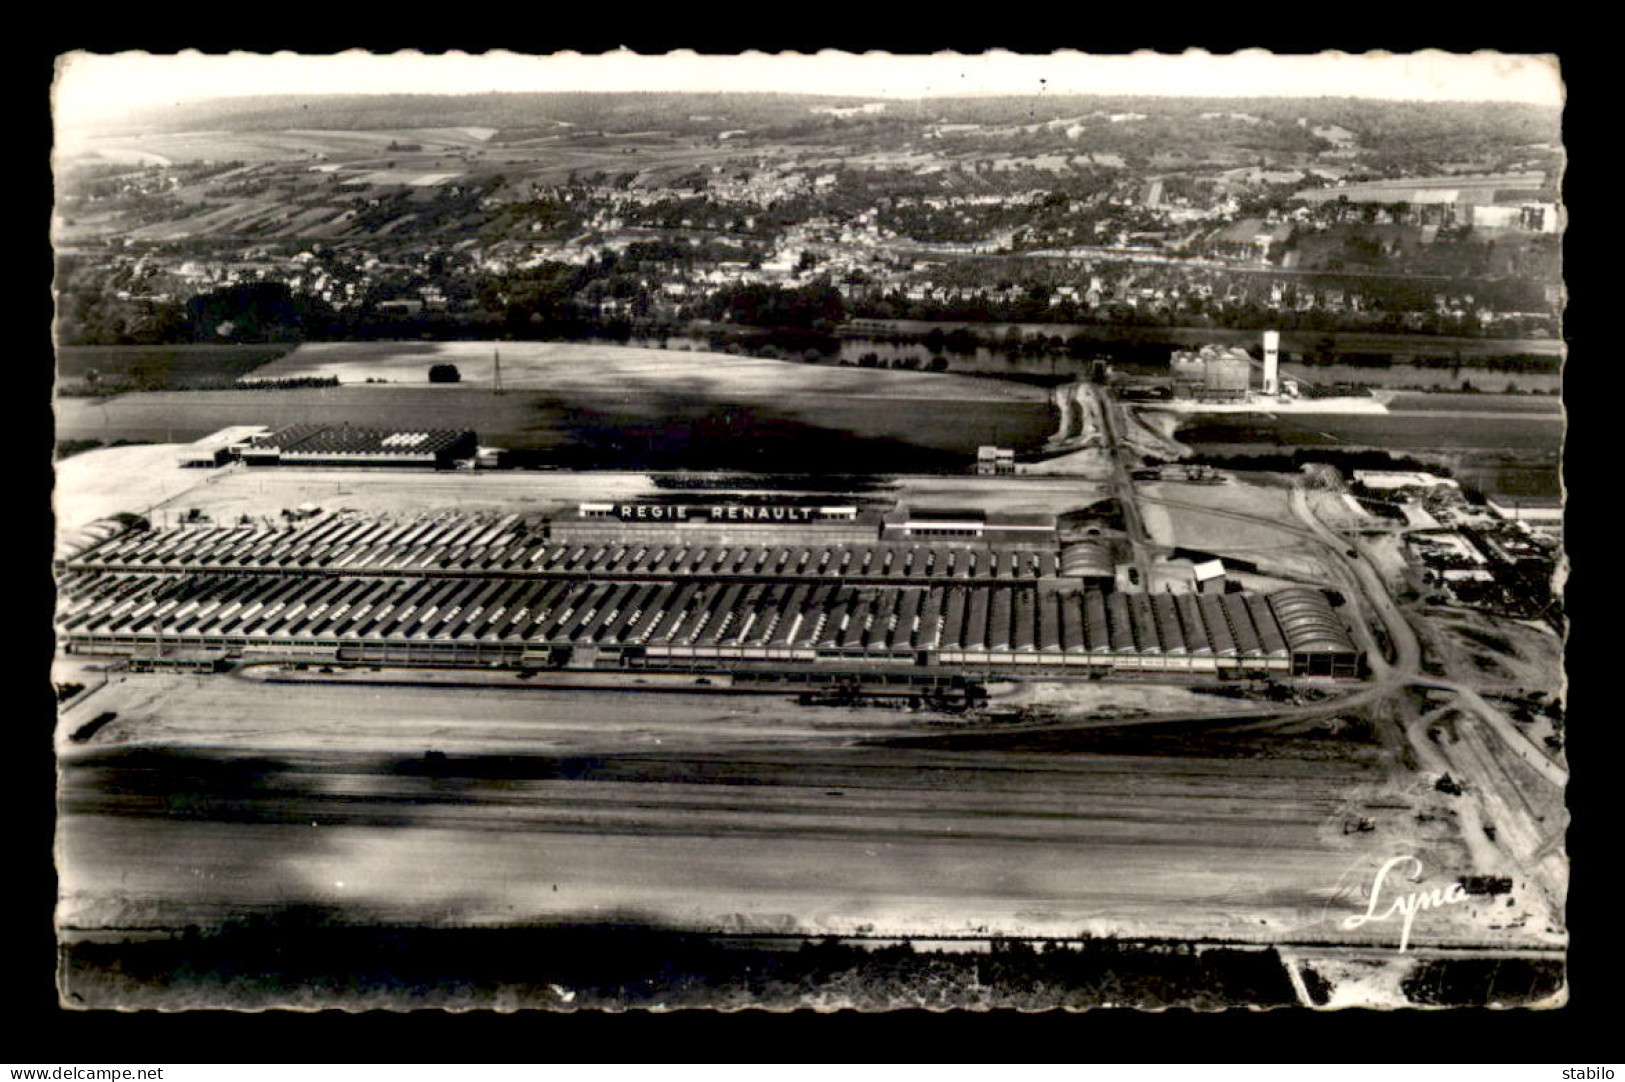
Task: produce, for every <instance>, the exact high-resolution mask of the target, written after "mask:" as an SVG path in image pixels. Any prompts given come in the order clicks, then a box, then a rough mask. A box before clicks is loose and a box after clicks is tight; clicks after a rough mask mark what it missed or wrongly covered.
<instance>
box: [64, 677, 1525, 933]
mask: <svg viewBox="0 0 1625 1082" xmlns="http://www.w3.org/2000/svg"><path fill="white" fill-rule="evenodd" d="M114 679H115V683H113V684H111V685H110V686H108V687H106V688H103V689H100V690H97V691H95V692H93V693H91V694H90V695H88V696H86V697H85V698H84V699H83V700H82V701H81V702H80V703H78V704H77V705H76V706H75V707H74V708H73V709H72V710H71V711H70V714H69V716H68V717H67V718H65V720H64V729H67V728H68V727H69V726H70V725H73V724H76V723H77V722H79V721H81V720H85V719H88V718H89V717H90V716H92V715H94V714H97V713H100V712H106V711H112V712H114V713H116V714H117V715H118V719H117V720H116V721H115V722H113V724H112V725H109V726H107V727H106V728H104V729H103V730H102V732H101V733H100V734H98V737H97V738H96V739H94V740H92V741H91V742H90V743H88V744H85V745H82V746H80V747H78V748H77V749H75V750H74V751H72V752H71V753H70V754H69V755H67V756H66V758H65V760H64V763H65V768H66V771H67V773H66V775H65V778H64V784H63V790H62V806H61V810H62V818H61V823H60V828H59V831H60V832H59V844H60V847H61V848H60V852H61V854H62V858H63V867H64V869H65V874H64V884H63V897H62V902H61V905H60V908H59V919H60V920H61V922H62V924H63V925H64V926H65V927H69V928H97V927H105V928H122V929H130V928H143V927H146V928H166V927H177V926H180V925H184V924H194V923H195V924H200V925H205V926H207V925H212V924H214V923H216V922H218V921H221V920H226V919H230V918H233V917H237V916H241V915H244V914H246V913H249V912H253V911H256V910H262V909H264V908H265V907H276V906H288V905H300V904H317V905H342V906H343V907H344V908H345V909H346V911H347V912H350V913H352V914H353V916H354V918H355V919H361V920H368V919H371V920H384V921H410V922H417V923H432V924H436V925H442V926H445V925H471V924H473V925H477V924H508V923H516V922H527V921H530V922H535V921H540V922H544V923H550V922H562V921H581V920H595V919H596V920H604V919H612V918H613V919H625V920H633V921H635V922H639V923H646V924H650V925H653V926H657V927H671V928H679V929H692V930H707V931H732V932H740V933H788V934H798V933H800V934H847V935H932V934H940V935H1056V936H1078V935H1083V934H1095V935H1103V934H1123V935H1143V936H1173V937H1188V938H1206V937H1220V938H1230V939H1236V940H1244V941H1258V942H1272V941H1313V942H1323V941H1330V942H1349V943H1367V944H1384V945H1386V944H1389V943H1391V942H1392V941H1393V939H1394V936H1395V933H1396V929H1393V928H1387V927H1384V926H1382V925H1375V926H1368V927H1366V928H1361V929H1357V930H1347V929H1343V928H1342V927H1341V921H1342V920H1343V918H1345V917H1347V916H1349V915H1351V914H1356V913H1358V912H1360V911H1361V909H1362V905H1361V902H1362V891H1363V890H1365V889H1367V888H1368V887H1369V882H1370V878H1371V874H1372V873H1373V872H1374V870H1375V868H1376V867H1377V866H1378V865H1380V863H1381V862H1382V861H1383V860H1384V859H1386V858H1387V856H1388V855H1389V854H1390V853H1392V852H1395V851H1401V852H1415V853H1417V854H1418V855H1419V856H1421V857H1423V859H1424V860H1425V862H1426V864H1427V866H1428V868H1429V871H1430V874H1432V875H1434V876H1439V877H1451V876H1454V875H1457V874H1463V873H1465V872H1467V871H1469V870H1470V868H1469V865H1468V861H1467V857H1466V854H1465V853H1464V852H1463V851H1462V850H1461V848H1460V843H1459V841H1458V840H1457V839H1456V837H1455V828H1454V826H1453V823H1452V821H1451V813H1450V811H1449V809H1448V808H1446V807H1444V806H1443V801H1444V798H1443V797H1441V796H1440V795H1439V794H1437V793H1434V792H1433V791H1432V790H1431V789H1430V788H1429V787H1427V786H1426V785H1425V784H1422V783H1420V782H1417V781H1413V780H1409V779H1408V778H1407V776H1405V775H1403V774H1396V773H1395V772H1394V771H1393V770H1392V764H1391V763H1390V762H1389V760H1388V758H1387V754H1386V752H1384V750H1383V749H1382V746H1381V745H1380V744H1374V743H1369V742H1367V741H1365V740H1363V739H1360V738H1358V736H1357V735H1356V736H1354V737H1352V738H1351V737H1350V735H1349V732H1350V731H1352V732H1354V733H1355V734H1357V733H1358V732H1359V731H1360V727H1359V726H1358V725H1355V726H1354V727H1353V729H1352V730H1349V729H1348V727H1346V726H1341V727H1340V726H1333V727H1330V728H1324V727H1323V728H1321V729H1315V728H1314V727H1311V729H1310V730H1309V731H1308V733H1307V735H1306V736H1300V737H1299V738H1298V739H1299V740H1308V741H1309V742H1310V743H1312V744H1314V745H1315V746H1316V747H1318V748H1319V754H1318V755H1314V756H1310V755H1303V754H1293V755H1279V754H1273V753H1272V754H1260V753H1261V752H1263V751H1264V750H1265V749H1266V748H1267V747H1268V746H1269V744H1270V743H1271V742H1272V741H1273V740H1274V735H1273V734H1268V733H1259V732H1248V731H1246V730H1247V727H1246V726H1245V725H1242V726H1241V728H1239V729H1237V730H1236V731H1234V732H1232V733H1220V734H1217V737H1216V738H1217V739H1219V740H1222V741H1223V742H1224V743H1226V744H1227V745H1229V746H1230V748H1231V749H1232V754H1230V755H1229V756H1227V757H1215V756H1213V755H1212V754H1211V749H1209V748H1203V749H1202V750H1201V752H1200V753H1195V752H1193V751H1191V750H1189V749H1190V747H1191V744H1190V741H1189V739H1188V737H1189V734H1188V733H1183V734H1175V735H1173V736H1159V735H1158V734H1156V733H1155V732H1153V731H1152V730H1145V731H1144V733H1143V734H1142V735H1139V736H1136V735H1134V734H1133V733H1131V732H1124V731H1122V730H1119V731H1117V733H1116V735H1115V737H1112V738H1110V739H1108V740H1106V741H1105V743H1103V745H1102V748H1103V749H1108V750H1103V751H1101V752H1094V751H1091V750H1090V748H1089V747H1088V745H1087V743H1081V744H1080V743H1078V742H1077V741H1078V740H1084V741H1087V740H1088V739H1091V737H1088V736H1080V737H1077V738H1076V739H1075V740H1074V742H1073V746H1071V747H1068V748H1065V749H1057V750H1052V751H1045V752H1033V751H1018V750H981V751H953V750H941V749H936V748H932V747H931V746H930V738H931V736H932V734H935V733H941V732H944V731H946V730H945V726H947V727H948V728H954V727H956V725H957V726H959V727H962V726H963V725H964V723H963V722H958V723H955V722H952V721H948V720H945V719H934V718H932V717H930V716H926V715H907V714H896V713H894V712H890V711H873V710H871V711H867V712H847V711H826V710H824V709H822V708H803V707H797V706H795V705H794V704H793V703H791V702H790V701H789V700H787V699H784V698H776V697H766V696H764V697H759V698H758V697H750V698H745V699H740V698H735V697H731V696H729V697H710V698H707V697H704V696H691V695H656V694H651V695H647V696H639V695H620V696H613V697H606V696H595V695H591V694H582V693H574V692H549V691H534V690H516V691H511V692H504V691H497V690H468V689H450V688H379V687H344V686H338V687H311V686H304V685H286V686H281V687H279V688H278V692H279V693H278V694H277V695H276V696H269V697H268V696H265V695H263V694H260V693H259V692H260V691H261V689H260V688H259V687H258V686H257V685H253V684H249V683H247V682H245V681H242V680H240V679H238V678H235V677H229V676H228V677H222V678H214V679H202V680H199V679H196V678H189V677H141V676H136V675H129V676H126V677H124V678H123V679H122V682H119V678H118V677H115V678H114ZM1163 705H1164V706H1167V705H1171V704H1168V703H1165V704H1163ZM865 713H866V714H868V715H871V716H869V717H865V716H863V715H864V714H865ZM81 715H83V717H81ZM873 715H879V717H878V719H877V718H876V717H875V716H873ZM476 718H477V719H478V720H472V719H476ZM1221 724H1222V723H1221ZM1255 728H1256V727H1255ZM911 733H918V734H919V735H920V736H921V737H924V738H926V743H925V744H922V745H918V746H911V744H910V742H909V740H908V739H901V740H899V738H906V737H908V736H909V735H910V734H911ZM1317 734H1318V735H1317ZM1105 736H1106V734H1103V736H1102V738H1103V739H1104V738H1105ZM875 739H884V740H885V746H880V745H877V744H875V743H873V740H875ZM1206 742H1207V741H1197V742H1196V743H1197V744H1202V743H1206ZM431 750H433V751H443V752H445V754H446V758H445V759H444V760H442V761H441V763H440V764H439V765H437V766H435V767H433V768H429V766H428V760H425V759H424V753H425V752H428V751H431ZM476 753H482V754H476ZM1495 919H1497V917H1496V914H1494V913H1493V912H1492V911H1491V910H1490V909H1489V908H1488V907H1478V908H1475V907H1472V906H1462V907H1456V908H1454V909H1452V910H1449V911H1440V912H1438V913H1436V914H1434V913H1430V914H1428V915H1427V917H1426V919H1425V920H1422V921H1418V927H1417V929H1416V933H1415V937H1414V938H1415V940H1416V941H1417V942H1418V943H1419V944H1439V943H1445V942H1449V943H1472V944H1476V943H1494V942H1504V941H1506V940H1507V938H1508V937H1509V935H1510V936H1511V938H1513V939H1520V938H1524V939H1527V938H1528V937H1530V936H1533V935H1534V934H1535V933H1534V932H1533V931H1518V932H1515V933H1509V932H1508V930H1506V929H1503V928H1498V927H1495V926H1493V922H1494V920H1495Z"/></svg>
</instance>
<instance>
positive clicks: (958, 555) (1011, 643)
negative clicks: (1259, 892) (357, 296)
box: [58, 499, 1362, 681]
mask: <svg viewBox="0 0 1625 1082" xmlns="http://www.w3.org/2000/svg"><path fill="white" fill-rule="evenodd" d="M583 506H584V507H586V508H587V510H583V509H582V508H577V509H576V511H575V512H573V513H566V514H564V515H562V516H560V521H559V522H558V523H554V522H550V521H548V520H545V519H537V518H532V517H529V516H521V515H515V514H508V515H500V516H499V515H494V514H469V513H456V512H439V513H434V514H423V515H415V516H403V517H376V516H365V515H358V514H348V513H323V514H318V515H316V516H313V517H310V518H308V519H303V520H300V521H296V522H284V523H269V522H266V521H263V520H262V521H260V522H258V523H253V524H244V525H239V526H221V525H213V524H208V523H204V524H196V523H187V524H182V525H178V526H175V527H173V528H170V529H159V530H151V529H139V528H136V529H130V530H125V531H123V532H119V533H116V534H111V535H108V534H107V532H106V531H92V532H87V533H86V534H85V535H84V536H85V542H84V543H85V545H86V547H84V548H80V549H79V550H78V551H74V552H71V553H68V554H65V555H64V556H63V558H62V559H61V560H60V561H59V565H58V566H59V589H60V604H59V616H58V633H59V636H60V638H61V640H62V642H63V645H64V646H65V648H66V649H68V650H69V651H73V652H81V653H93V654H115V655H116V654H123V655H130V656H132V657H140V658H145V659H147V660H148V661H149V662H151V661H157V662H164V661H165V660H166V659H169V660H171V661H172V662H173V663H174V664H176V665H180V666H183V667H184V666H197V665H207V664H213V663H215V662H219V663H222V664H223V663H225V662H226V661H228V660H230V659H243V660H253V659H258V660H300V661H316V660H320V661H324V662H325V661H331V662H339V663H343V662H367V663H384V662H387V663H394V664H432V665H440V666H482V667H488V666H498V667H501V666H514V667H522V668H530V667H535V668H569V669H638V668H667V669H687V670H690V671H717V670H725V671H730V672H735V673H738V674H740V675H744V676H748V675H750V674H751V673H753V672H754V673H755V674H756V675H764V674H767V673H777V674H782V675H793V674H794V672H796V671H812V670H818V669H829V668H836V669H857V670H860V671H863V672H866V673H881V672H890V673H896V674H898V675H899V676H900V677H901V678H902V679H904V680H910V679H921V680H926V681H929V680H932V679H938V678H940V677H941V675H942V674H944V673H949V672H953V671H961V672H963V671H965V670H967V669H970V670H975V671H984V670H985V671H992V670H1008V671H1023V672H1041V671H1045V670H1054V671H1062V672H1071V673H1076V674H1085V673H1087V674H1089V675H1105V674H1108V673H1144V672H1164V673H1166V672H1182V673H1207V674H1214V675H1219V676H1227V675H1228V676H1243V675H1264V674H1271V673H1273V674H1279V675H1299V676H1332V677H1344V678H1352V677H1357V676H1359V675H1360V674H1361V665H1362V658H1361V656H1360V653H1359V651H1358V649H1357V648H1356V647H1355V645H1354V643H1353V641H1352V640H1351V639H1350V637H1349V634H1348V632H1347V630H1346V629H1345V628H1344V626H1343V624H1342V622H1341V621H1340V620H1339V618H1338V617H1337V615H1336V613H1335V612H1334V610H1333V609H1332V607H1331V605H1330V603H1329V602H1328V600H1327V598H1326V596H1325V594H1323V593H1322V592H1320V591H1318V590H1315V589H1311V588H1306V587H1293V588H1288V589H1283V590H1277V591H1274V592H1271V593H1268V594H1263V593H1257V592H1246V591H1240V592H1229V593H1220V594H1211V593H1202V594H1196V593H1186V594H1169V593H1164V594H1146V593H1140V592H1130V591H1123V590H1119V589H1115V588H1114V580H1113V577H1112V559H1111V556H1110V548H1109V544H1108V543H1107V542H1105V541H1103V540H1100V539H1090V538H1085V539H1080V540H1077V541H1074V542H1071V543H1066V544H1061V543H1058V542H1057V541H1056V539H1055V533H1054V525H1053V523H1051V524H1050V525H1049V528H1048V531H1047V532H1046V531H1042V530H1040V531H1036V533H1037V534H1038V535H1039V539H1035V538H1034V537H1028V536H1022V535H1021V530H1020V527H1026V526H1032V525H1035V524H1034V523H1031V522H1026V521H1018V522H1016V523H1014V525H1015V526H1016V527H1017V529H1016V531H1015V534H1016V536H1021V537H1022V539H1021V541H1020V542H1018V543H1005V542H1002V541H1000V540H998V539H997V533H998V531H997V527H998V526H1000V525H1001V523H1000V522H999V521H998V516H992V515H983V516H970V515H968V514H966V513H964V512H948V513H946V514H947V515H948V516H958V517H942V516H933V515H929V514H925V515H922V514H921V513H920V512H918V511H914V512H910V511H906V510H896V511H894V512H892V513H891V514H889V515H881V516H880V517H879V520H878V521H877V522H875V523H874V524H872V525H870V526H868V527H866V528H867V529H868V530H869V531H870V532H869V533H868V536H867V539H866V540H862V541H860V540H856V539H852V538H851V537H841V538H836V537H824V536H817V535H808V534H805V533H803V532H801V531H803V530H804V529H806V528H813V529H814V530H816V528H817V527H818V526H819V525H820V524H833V525H837V526H840V527H842V528H845V529H851V528H853V527H854V526H855V525H861V522H860V521H859V520H860V519H861V518H862V516H861V515H860V514H859V513H858V512H857V511H856V510H854V509H853V508H850V507H845V506H833V505H826V506H821V507H811V506H809V507H806V508H803V509H802V510H801V511H798V512H795V513H792V512H791V510H790V507H789V506H780V507H775V505H753V504H748V503H737V502H731V501H722V502H718V501H716V500H714V499H713V502H712V503H710V504H707V505H689V504H681V503H666V504H658V505H657V504H646V505H642V506H643V507H646V508H649V509H646V510H642V511H641V512H640V510H639V506H640V505H638V504H621V505H609V506H610V507H611V508H612V510H611V511H610V512H609V513H608V514H603V513H602V512H600V511H599V510H598V509H597V507H596V506H593V505H583ZM655 507H660V508H663V510H660V511H655V510H653V508H655ZM747 509H748V510H747ZM775 510H777V511H778V512H779V517H778V518H777V519H775V517H774V512H775ZM718 512H720V515H719V514H717V513H718ZM849 512H851V513H850V514H849ZM623 514H624V515H629V516H630V517H623ZM668 516H669V517H668ZM736 521H737V522H738V523H739V524H740V526H741V527H743V528H744V529H746V530H747V531H748V533H747V534H746V535H744V536H740V537H735V538H732V539H728V540H717V539H716V536H717V535H715V534H712V535H710V536H690V535H687V534H685V533H683V532H682V530H681V529H679V528H674V527H677V526H680V525H682V524H684V523H704V524H705V525H706V529H707V530H710V531H717V530H725V529H726V528H727V527H728V526H730V525H731V524H732V523H734V522H736ZM602 522H607V523H609V524H610V525H612V526H615V527H616V528H622V527H625V526H627V524H628V523H635V524H637V525H636V526H635V527H633V530H634V532H633V533H629V534H627V535H624V536H621V535H617V536H612V537H611V536H606V537H591V536H583V535H579V534H576V533H573V532H572V531H573V530H575V529H576V528H578V527H579V528H581V529H585V528H586V526H587V525H588V524H592V523H602ZM775 522H777V523H778V525H777V526H775V525H774V523H775ZM914 523H921V524H924V525H923V526H921V529H923V530H926V531H929V530H930V529H932V528H937V527H940V528H941V529H942V530H943V531H944V533H942V534H937V535H933V534H930V533H929V532H927V533H922V534H911V533H909V532H908V531H909V530H910V529H912V528H913V527H912V525H911V524H914ZM943 523H949V524H950V525H948V526H942V525H941V524H943ZM990 523H991V524H992V526H993V527H994V528H993V529H991V530H990V529H989V524H990ZM556 527H562V529H556ZM888 527H889V528H890V529H889V530H888ZM772 529H777V531H778V533H777V536H776V537H773V538H771V539H767V538H765V536H764V535H763V533H762V531H764V530H772ZM948 530H952V531H955V532H954V533H952V534H946V531H948ZM977 530H980V531H981V533H980V534H978V535H976V536H967V534H974V533H975V531H977ZM637 531H641V532H637Z"/></svg>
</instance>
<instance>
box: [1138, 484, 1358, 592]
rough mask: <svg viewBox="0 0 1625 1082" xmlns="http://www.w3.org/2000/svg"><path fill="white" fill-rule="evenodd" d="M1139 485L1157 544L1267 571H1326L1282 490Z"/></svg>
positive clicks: (1322, 574) (1144, 513)
mask: <svg viewBox="0 0 1625 1082" xmlns="http://www.w3.org/2000/svg"><path fill="white" fill-rule="evenodd" d="M1138 490H1139V491H1140V492H1142V493H1143V494H1144V495H1145V496H1146V497H1147V498H1146V499H1145V500H1143V501H1142V502H1141V505H1140V510H1141V515H1142V517H1143V518H1144V520H1145V526H1146V530H1147V531H1148V532H1149V533H1150V534H1151V536H1152V539H1153V540H1155V541H1156V542H1157V543H1158V544H1161V545H1167V546H1170V547H1178V548H1188V549H1195V550H1197V551H1200V552H1212V553H1216V554H1217V555H1220V556H1227V555H1233V556H1235V557H1237V558H1238V559H1243V560H1247V561H1250V562H1253V563H1256V564H1257V565H1258V566H1259V568H1260V569H1261V570H1262V571H1264V572H1266V573H1270V574H1282V575H1287V576H1289V577H1298V578H1304V577H1307V578H1322V577H1326V576H1327V570H1326V567H1325V564H1324V562H1323V561H1322V559H1321V558H1320V548H1319V546H1318V545H1317V544H1315V543H1314V542H1313V541H1311V540H1309V539H1307V538H1305V537H1304V536H1303V533H1302V527H1301V526H1300V524H1299V523H1298V520H1297V518H1296V517H1295V516H1294V515H1293V513H1292V508H1291V501H1290V498H1289V493H1288V490H1286V489H1282V488H1274V487H1266V486H1260V485H1248V484H1242V483H1239V482H1238V483H1231V484H1227V485H1181V484H1169V483H1161V484H1146V485H1141V486H1139V487H1138ZM1159 501H1165V502H1159ZM1233 516H1258V517H1263V518H1267V519H1269V520H1270V521H1268V522H1260V521H1256V519H1252V518H1246V517H1233ZM1274 523H1279V524H1280V525H1279V526H1277V525H1274Z"/></svg>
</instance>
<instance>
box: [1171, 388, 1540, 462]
mask: <svg viewBox="0 0 1625 1082" xmlns="http://www.w3.org/2000/svg"><path fill="white" fill-rule="evenodd" d="M1452 397H1455V396H1452ZM1463 397H1473V398H1476V396H1463ZM1501 401H1502V398H1501V396H1485V398H1484V402H1485V403H1487V404H1488V405H1489V408H1486V409H1473V410H1465V409H1460V408H1456V409H1446V408H1440V409H1412V408H1409V407H1405V408H1399V409H1392V410H1390V412H1389V413H1388V414H1386V415H1364V414H1315V415H1313V416H1305V417H1295V416H1292V415H1290V414H1279V415H1274V416H1265V415H1262V414H1231V415H1227V416H1225V417H1223V418H1222V419H1218V418H1215V417H1204V416H1203V415H1201V414H1194V415H1192V423H1190V424H1188V425H1186V426H1185V427H1183V428H1181V429H1180V430H1179V432H1178V438H1179V440H1180V442H1181V443H1186V444H1190V445H1192V446H1195V447H1199V448H1201V447H1204V446H1206V447H1214V446H1219V445H1231V444H1235V445H1251V446H1257V445H1260V444H1269V445H1275V446H1280V447H1289V448H1290V447H1370V448H1376V449H1378V450H1389V451H1400V452H1403V451H1436V452H1460V451H1519V452H1541V451H1556V450H1557V449H1558V448H1559V447H1560V446H1561V443H1562V439H1563V417H1562V414H1561V413H1558V412H1555V411H1554V410H1553V409H1552V407H1551V404H1550V400H1547V402H1546V408H1545V409H1541V410H1534V409H1527V410H1506V409H1496V408H1494V406H1495V403H1497V402H1501ZM1517 401H1527V400H1517ZM1475 404H1476V403H1475Z"/></svg>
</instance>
